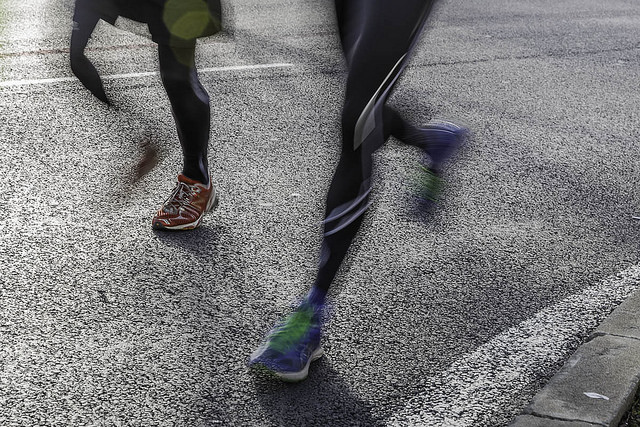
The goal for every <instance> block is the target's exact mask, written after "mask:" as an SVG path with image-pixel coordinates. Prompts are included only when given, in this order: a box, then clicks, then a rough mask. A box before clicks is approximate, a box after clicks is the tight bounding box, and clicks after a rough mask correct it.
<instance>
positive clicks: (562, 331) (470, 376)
mask: <svg viewBox="0 0 640 427" xmlns="http://www.w3.org/2000/svg"><path fill="white" fill-rule="evenodd" d="M639 287H640V266H633V267H630V268H628V269H626V270H624V271H623V272H621V273H619V274H618V275H616V276H614V277H610V278H608V279H607V280H605V281H603V282H602V283H600V284H598V285H595V286H591V287H589V288H587V289H585V290H584V291H582V292H580V293H578V294H575V295H572V296H570V297H568V298H566V299H564V300H562V301H561V302H559V303H558V304H555V305H553V306H551V307H548V308H546V309H544V310H542V311H540V312H538V313H537V314H536V315H535V316H534V317H533V318H531V319H529V320H526V321H524V322H522V323H520V324H519V325H517V326H514V327H512V328H510V329H508V330H507V331H505V332H503V333H502V334H500V335H498V336H496V337H495V338H494V339H492V340H491V341H489V342H488V343H486V344H484V345H482V346H480V347H479V348H478V349H477V350H476V351H474V352H473V353H469V354H467V355H466V356H464V357H462V358H461V359H459V360H457V361H456V362H454V363H453V364H452V365H451V366H450V367H449V368H448V369H447V370H446V371H444V372H442V373H440V374H438V375H435V376H433V377H432V378H430V381H427V383H429V384H431V386H430V387H428V388H427V389H426V390H424V391H423V392H422V393H420V394H419V395H417V396H415V397H413V398H412V399H411V400H409V401H408V402H407V404H406V405H405V407H404V408H403V409H401V410H400V411H399V412H397V413H396V414H395V415H394V416H393V417H391V419H390V420H389V422H388V425H390V426H438V427H441V426H451V427H453V426H455V427H463V426H473V427H480V426H496V425H501V424H505V423H508V422H509V421H510V420H511V418H512V417H515V416H516V415H517V414H518V413H519V412H520V410H521V409H522V406H523V405H526V403H527V402H528V401H529V400H530V399H531V398H533V396H531V395H529V396H521V398H520V399H515V400H514V396H517V395H518V394H523V393H524V394H526V393H527V392H526V391H524V390H526V389H527V388H530V387H531V386H532V385H533V384H535V383H536V382H537V381H539V380H540V379H541V378H542V377H543V375H544V374H545V373H546V374H553V372H548V371H549V369H551V368H556V367H559V365H560V364H562V362H564V361H565V360H566V359H567V357H568V356H570V354H569V353H570V351H571V350H572V349H574V348H575V347H576V344H579V343H577V342H576V340H577V339H580V337H585V336H586V335H587V334H589V332H590V331H592V330H593V329H594V328H595V327H597V326H598V325H599V324H600V323H601V322H602V320H603V319H604V318H605V317H606V316H607V315H609V314H610V313H611V311H613V309H614V308H615V307H616V306H617V305H618V304H620V303H621V302H622V301H623V300H624V299H625V298H627V297H628V296H629V295H630V294H631V293H632V292H633V291H634V290H636V289H638V288H639ZM523 398H524V399H525V400H526V401H525V402H523V401H522V400H523Z"/></svg>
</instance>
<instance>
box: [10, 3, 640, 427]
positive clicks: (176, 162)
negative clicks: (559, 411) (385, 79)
mask: <svg viewBox="0 0 640 427" xmlns="http://www.w3.org/2000/svg"><path fill="white" fill-rule="evenodd" d="M226 8H227V18H228V19H227V25H228V28H227V31H226V33H225V34H223V35H220V36H216V37H211V38H208V39H205V40H202V41H201V42H200V44H199V48H198V65H199V67H200V76H201V80H202V82H203V84H204V86H205V87H206V88H207V90H208V91H209V94H210V96H211V102H212V117H211V123H212V139H211V144H210V151H211V152H210V163H211V173H212V179H213V182H214V184H215V185H216V186H217V188H218V190H219V192H220V193H221V203H220V206H219V208H218V209H217V210H216V211H214V212H213V213H212V214H210V215H208V216H207V217H206V218H205V220H204V223H203V226H202V227H201V228H200V229H198V230H196V231H194V232H190V233H179V234H178V233H174V234H167V233H159V232H154V231H152V229H151V227H150V225H151V224H150V220H151V217H152V215H153V213H154V212H155V210H156V209H157V208H158V207H159V206H160V204H161V203H162V202H163V201H164V200H165V198H166V197H167V196H168V194H169V192H170V190H171V189H172V187H173V184H174V180H175V176H176V174H177V172H178V171H179V168H180V165H181V152H180V148H179V144H178V142H177V137H176V133H175V129H174V124H173V120H172V117H171V112H170V109H169V105H168V100H167V98H166V95H165V94H164V91H163V89H162V86H161V84H160V80H159V76H158V75H157V73H156V71H157V58H156V50H155V46H154V44H153V43H152V42H151V41H150V40H149V39H147V38H145V37H143V36H141V35H138V34H134V33H131V32H127V31H123V30H121V29H117V28H114V27H111V26H108V25H106V24H101V25H100V26H99V27H98V28H97V30H96V32H95V34H94V37H93V39H92V40H91V42H90V45H89V50H88V54H89V56H90V57H91V58H92V60H93V61H94V63H95V64H96V66H97V67H98V68H99V70H100V72H101V73H102V75H103V76H104V78H105V86H106V91H107V94H108V95H109V96H110V97H111V99H112V100H113V102H114V107H111V108H107V107H105V106H103V105H101V104H100V103H99V101H97V100H96V99H94V98H92V96H91V95H90V94H89V93H88V91H86V90H85V89H84V88H83V87H82V86H81V84H80V83H78V82H77V81H76V80H75V79H73V78H72V75H71V72H70V69H69V66H68V51H67V46H68V41H69V35H70V30H71V14H72V2H71V1H70V0H30V1H28V2H23V1H19V0H2V1H1V2H0V108H1V110H0V111H1V120H0V144H1V147H2V150H0V183H1V186H0V208H1V209H2V217H1V219H0V272H1V275H0V425H3V426H32V425H42V426H130V425H131V426H156V425H157V426H217V425H230V426H297V425H318V426H343V425H362V426H372V425H386V424H389V425H428V426H431V425H433V426H441V425H452V426H500V425H504V424H506V423H508V422H509V421H510V420H511V419H512V418H513V417H514V416H515V415H517V414H518V413H519V411H520V410H521V409H522V408H523V407H524V406H525V405H526V403H527V402H528V401H529V399H530V398H531V397H532V396H533V395H534V394H535V392H536V391H537V390H539V389H540V387H541V385H542V384H544V382H545V381H546V380H547V379H548V378H549V377H550V376H551V375H553V373H554V372H555V370H556V369H557V368H558V367H559V366H561V365H562V363H563V362H564V361H565V360H566V358H567V357H568V356H569V355H570V354H571V353H572V351H573V350H574V349H575V348H577V346H578V345H579V344H580V343H581V342H582V340H584V339H585V337H586V336H587V335H588V333H589V331H590V330H591V329H592V328H593V327H594V326H595V325H597V323H598V321H599V320H600V319H602V318H603V316H606V314H608V313H609V312H610V311H611V310H612V309H613V308H614V307H615V306H616V305H617V304H618V303H620V302H621V301H622V300H623V299H624V298H625V297H626V296H627V295H629V293H630V292H631V291H633V290H634V289H635V288H636V287H637V285H638V277H639V276H640V274H639V273H638V269H637V268H636V267H635V266H637V265H638V264H640V255H639V253H638V239H639V234H640V221H638V220H635V219H633V216H634V215H638V214H640V200H639V195H638V191H637V188H638V186H637V183H638V180H639V178H640V177H639V173H638V171H639V163H640V160H639V159H638V156H637V152H638V150H637V146H638V140H639V139H640V126H639V123H640V110H639V109H638V105H640V94H639V91H638V81H640V49H639V46H640V36H639V34H640V3H638V2H637V1H636V0H612V1H607V2H602V1H599V0H558V1H543V0H518V1H514V0H480V1H474V2H465V1H462V0H451V1H443V2H442V3H441V4H440V5H439V6H438V7H437V8H436V10H435V11H434V14H433V16H432V19H431V21H430V25H429V26H428V28H427V31H426V32H425V34H424V37H423V38H422V40H421V43H420V45H419V47H418V49H417V52H416V54H415V56H414V58H413V60H412V63H411V66H410V68H409V69H408V70H407V72H406V74H405V75H404V77H403V79H402V80H401V81H400V83H399V85H398V87H397V90H396V92H395V94H394V95H393V97H392V99H391V103H392V104H393V105H395V106H396V107H397V108H398V109H399V110H401V111H403V112H404V114H405V115H406V117H407V118H409V119H410V120H412V121H414V122H415V123H426V122H427V121H428V120H430V119H431V118H432V117H443V118H454V119H457V120H460V121H462V122H464V123H466V124H467V125H468V126H469V127H470V129H471V130H472V132H473V133H472V137H471V138H470V140H469V142H468V144H467V146H466V147H465V149H464V150H463V151H462V152H461V153H460V155H459V156H458V157H457V158H456V160H455V162H453V163H452V164H451V165H450V167H448V168H447V170H446V173H445V177H446V181H447V187H446V195H445V198H444V201H443V204H442V206H441V209H440V210H439V211H437V212H436V213H435V214H434V215H432V216H431V217H428V218H425V217H419V216H416V215H414V214H413V212H412V210H411V209H410V207H409V206H410V205H409V203H408V202H409V197H408V195H407V194H408V190H409V188H410V185H411V182H412V179H413V178H412V177H413V176H414V174H415V170H416V167H417V161H418V160H419V157H420V153H419V152H417V151H416V150H415V149H413V148H410V147H406V146H403V145H401V144H400V143H399V142H398V141H395V140H391V141H389V143H388V144H387V145H386V146H385V147H384V148H383V149H382V150H381V151H380V152H379V154H378V155H377V156H376V171H375V180H374V192H375V194H374V196H373V206H372V208H371V210H370V212H369V214H368V216H367V218H366V220H365V223H364V226H363V228H362V232H361V233H360V235H359V237H358V239H357V242H356V243H355V245H354V247H353V250H352V252H351V254H350V256H349V260H348V262H347V265H346V266H345V268H344V269H343V270H342V272H341V274H340V276H339V279H338V280H337V282H336V284H335V286H334V290H333V292H332V317H331V320H330V323H329V324H328V326H327V329H326V334H325V338H324V345H325V349H326V352H327V355H326V357H325V358H323V359H321V360H320V361H318V362H316V363H314V365H313V366H312V369H311V372H310V375H309V378H308V379H307V380H306V381H304V382H302V383H300V384H295V385H289V384H281V383H278V382H274V381H272V380H269V379H265V378H262V377H259V376H255V375H253V374H252V373H251V372H249V370H248V369H247V368H246V365H245V363H246V359H247V357H248V355H249V354H250V353H251V351H253V349H255V347H256V346H257V345H258V344H259V342H260V339H261V338H262V337H263V335H264V333H265V332H266V331H267V330H268V329H269V328H270V327H271V326H272V324H273V323H274V322H275V321H276V320H277V319H279V318H280V317H281V316H282V315H284V314H285V313H287V312H288V310H289V309H290V307H291V305H292V304H294V303H295V300H296V298H297V297H299V296H301V295H302V294H303V293H304V292H305V291H306V290H307V288H308V286H309V284H310V282H311V281H312V280H313V275H314V271H315V266H316V263H317V254H318V247H319V242H320V233H321V226H320V221H321V220H322V212H323V205H324V197H325V192H326V189H327V186H328V183H329V179H330V177H331V174H332V172H333V168H334V166H335V163H336V160H337V156H338V146H339V142H338V141H339V111H340V105H341V99H342V91H343V83H344V65H343V62H342V58H341V52H340V49H339V42H338V39H337V35H336V28H335V24H334V17H333V10H332V2H330V1H311V0H277V1H270V2H262V1H258V0H239V1H234V2H233V3H231V2H227V4H226ZM145 139H150V140H151V141H152V143H153V144H155V145H156V146H157V147H158V148H159V150H160V163H159V164H158V166H157V167H156V168H155V169H153V170H152V171H151V172H150V173H149V174H148V175H147V176H145V177H144V178H143V179H142V180H141V181H139V182H138V183H136V184H134V185H131V184H130V183H129V181H128V177H129V175H130V173H131V170H132V168H133V166H134V165H135V162H136V159H137V158H138V157H139V156H140V154H141V150H140V147H141V141H143V140H145Z"/></svg>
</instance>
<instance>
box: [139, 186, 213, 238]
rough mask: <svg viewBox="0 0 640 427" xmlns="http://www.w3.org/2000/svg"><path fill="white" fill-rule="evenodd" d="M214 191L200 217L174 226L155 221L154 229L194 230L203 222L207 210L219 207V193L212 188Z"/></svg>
mask: <svg viewBox="0 0 640 427" xmlns="http://www.w3.org/2000/svg"><path fill="white" fill-rule="evenodd" d="M212 191H213V197H211V198H210V199H209V202H208V203H207V207H206V208H205V210H204V212H203V213H202V215H200V217H199V218H198V219H197V220H195V221H193V222H189V223H186V224H180V225H173V226H167V225H164V224H162V223H160V222H154V223H153V225H152V227H153V229H154V230H162V231H187V230H193V229H195V228H198V227H199V226H200V223H201V222H202V218H203V217H204V215H205V214H206V213H207V212H210V211H212V210H214V209H215V208H217V207H218V193H217V192H216V191H215V190H212Z"/></svg>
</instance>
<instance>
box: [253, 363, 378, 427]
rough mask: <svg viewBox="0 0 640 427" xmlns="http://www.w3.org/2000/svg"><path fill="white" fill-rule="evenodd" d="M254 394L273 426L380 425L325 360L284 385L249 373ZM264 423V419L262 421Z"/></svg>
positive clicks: (364, 404)
mask: <svg viewBox="0 0 640 427" xmlns="http://www.w3.org/2000/svg"><path fill="white" fill-rule="evenodd" d="M253 378H254V384H255V387H256V395H257V398H258V401H259V402H260V404H261V406H262V410H263V412H264V413H265V414H266V415H267V416H268V417H269V420H268V421H270V422H271V424H273V425H277V426H302V425H304V426H350V425H358V426H382V425H383V423H382V421H381V420H378V419H376V418H374V417H373V416H372V414H371V409H372V406H371V404H369V403H366V402H364V401H362V400H361V399H360V398H358V397H357V396H356V395H355V394H354V393H353V391H352V390H351V389H350V387H349V384H347V383H346V382H345V381H344V380H343V379H342V378H341V376H340V374H339V373H338V372H337V371H336V370H334V369H333V367H332V366H331V362H330V361H328V360H327V358H326V357H323V358H322V359H320V360H318V361H317V362H314V363H313V364H312V365H311V368H310V369H309V376H308V377H307V379H306V380H304V381H302V382H299V383H286V382H282V381H280V380H278V379H274V378H271V377H268V376H265V375H264V374H260V373H253ZM265 421H267V420H265Z"/></svg>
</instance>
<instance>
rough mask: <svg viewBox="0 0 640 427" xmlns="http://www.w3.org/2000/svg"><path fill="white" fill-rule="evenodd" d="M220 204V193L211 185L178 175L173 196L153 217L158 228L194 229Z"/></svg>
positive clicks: (153, 222) (155, 226) (154, 224)
mask: <svg viewBox="0 0 640 427" xmlns="http://www.w3.org/2000/svg"><path fill="white" fill-rule="evenodd" d="M217 205H218V195H217V194H216V191H215V190H214V189H213V186H212V185H211V181H209V186H208V187H205V186H204V184H202V183H200V182H198V181H195V180H193V179H191V178H187V177H186V176H184V175H183V174H179V175H178V183H177V184H176V187H175V188H174V189H173V192H172V193H171V196H169V198H168V199H167V201H166V202H164V204H163V205H162V207H161V208H160V210H158V212H157V213H156V214H155V216H154V217H153V221H152V224H153V228H154V229H156V230H193V229H194V228H196V227H198V226H199V225H200V222H201V221H202V217H203V216H204V214H205V213H206V212H208V211H210V210H212V209H214V208H215V207H216V206H217Z"/></svg>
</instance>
